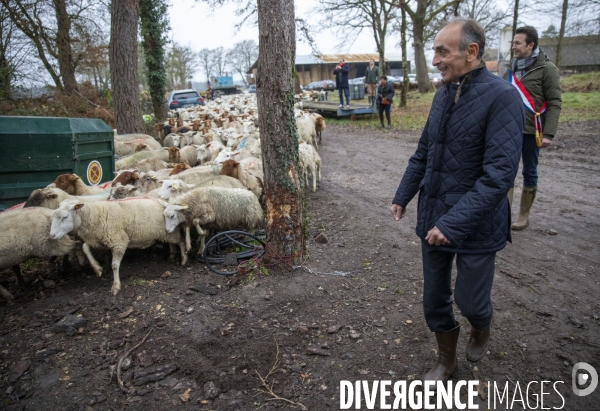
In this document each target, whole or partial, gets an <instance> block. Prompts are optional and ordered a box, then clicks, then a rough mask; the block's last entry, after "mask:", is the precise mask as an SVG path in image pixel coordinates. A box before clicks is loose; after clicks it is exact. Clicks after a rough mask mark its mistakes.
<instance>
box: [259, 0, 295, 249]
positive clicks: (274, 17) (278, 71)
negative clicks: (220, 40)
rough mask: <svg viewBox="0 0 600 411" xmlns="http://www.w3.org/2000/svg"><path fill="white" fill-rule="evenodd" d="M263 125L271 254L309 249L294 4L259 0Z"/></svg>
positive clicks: (260, 85)
mask: <svg viewBox="0 0 600 411" xmlns="http://www.w3.org/2000/svg"><path fill="white" fill-rule="evenodd" d="M258 29H259V50H260V52H259V57H258V76H257V83H256V84H257V101H258V116H259V117H258V121H259V126H260V135H261V141H262V154H263V164H264V175H265V190H264V193H265V203H266V208H267V215H266V221H267V236H266V242H267V246H268V251H269V254H270V255H271V258H273V259H274V260H275V261H277V259H276V258H275V256H274V254H275V255H277V256H295V257H299V256H300V255H301V254H302V252H304V249H305V239H304V230H303V223H304V218H303V197H304V194H303V190H302V185H301V183H300V179H299V176H300V170H299V167H300V166H299V157H298V130H297V129H296V121H295V118H294V84H293V78H292V71H293V69H294V56H295V55H296V35H295V28H294V1H293V0H258Z"/></svg>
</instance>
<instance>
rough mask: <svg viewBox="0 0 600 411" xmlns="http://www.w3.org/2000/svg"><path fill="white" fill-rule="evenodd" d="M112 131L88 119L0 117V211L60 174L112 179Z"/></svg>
mask: <svg viewBox="0 0 600 411" xmlns="http://www.w3.org/2000/svg"><path fill="white" fill-rule="evenodd" d="M114 168H115V162H114V132H113V130H112V128H110V127H109V126H108V125H107V124H106V123H105V122H104V121H102V120H99V119H90V118H62V117H9V116H0V210H6V209H8V208H10V207H12V206H14V205H17V204H19V203H22V202H24V201H26V200H27V198H29V195H30V194H31V192H32V191H33V190H35V189H37V188H43V187H46V186H47V185H48V184H50V183H52V182H53V181H54V180H55V179H56V177H57V176H59V175H60V174H70V173H73V174H77V175H78V176H79V177H81V179H82V180H83V182H84V183H86V184H89V185H100V184H102V183H105V182H108V181H110V180H112V178H113V171H114Z"/></svg>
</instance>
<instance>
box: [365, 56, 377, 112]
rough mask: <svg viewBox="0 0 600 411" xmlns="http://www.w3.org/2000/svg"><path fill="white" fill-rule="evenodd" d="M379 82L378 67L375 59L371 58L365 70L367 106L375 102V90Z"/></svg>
mask: <svg viewBox="0 0 600 411" xmlns="http://www.w3.org/2000/svg"><path fill="white" fill-rule="evenodd" d="M378 82H379V67H377V66H376V65H375V60H373V59H371V61H369V65H368V66H367V70H366V71H365V84H366V85H367V95H368V96H369V106H372V105H373V104H375V101H376V98H375V90H376V89H377V83H378Z"/></svg>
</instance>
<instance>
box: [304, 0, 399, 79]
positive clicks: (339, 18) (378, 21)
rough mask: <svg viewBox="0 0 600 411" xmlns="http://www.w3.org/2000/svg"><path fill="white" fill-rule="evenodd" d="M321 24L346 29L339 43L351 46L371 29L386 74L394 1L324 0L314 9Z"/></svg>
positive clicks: (394, 12) (341, 45)
mask: <svg viewBox="0 0 600 411" xmlns="http://www.w3.org/2000/svg"><path fill="white" fill-rule="evenodd" d="M313 15H320V16H321V26H323V27H327V28H336V29H338V30H342V31H343V35H342V36H341V37H340V42H339V43H338V47H340V48H341V47H343V46H347V47H350V46H351V45H352V44H353V43H354V41H356V39H357V38H358V36H359V35H360V34H361V33H362V32H363V30H365V29H368V30H371V34H372V35H373V39H374V40H375V45H376V47H377V52H378V54H379V74H380V75H383V74H385V40H386V37H387V35H388V28H390V25H391V24H392V22H393V20H394V19H395V18H396V9H395V7H394V4H393V3H392V2H390V1H387V0H322V1H320V2H319V3H318V6H316V8H315V9H314V10H313Z"/></svg>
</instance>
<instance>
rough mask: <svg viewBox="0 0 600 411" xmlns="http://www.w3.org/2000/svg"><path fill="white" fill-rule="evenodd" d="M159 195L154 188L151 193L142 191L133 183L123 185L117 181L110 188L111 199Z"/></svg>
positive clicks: (155, 196)
mask: <svg viewBox="0 0 600 411" xmlns="http://www.w3.org/2000/svg"><path fill="white" fill-rule="evenodd" d="M139 196H143V197H154V198H157V197H158V192H157V191H156V190H153V191H151V192H149V193H143V194H142V193H140V191H139V190H138V188H137V187H136V186H134V185H132V184H125V185H122V184H121V183H117V184H116V185H115V186H114V187H113V188H111V189H110V196H109V197H108V200H109V201H114V200H122V199H124V198H130V197H139Z"/></svg>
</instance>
